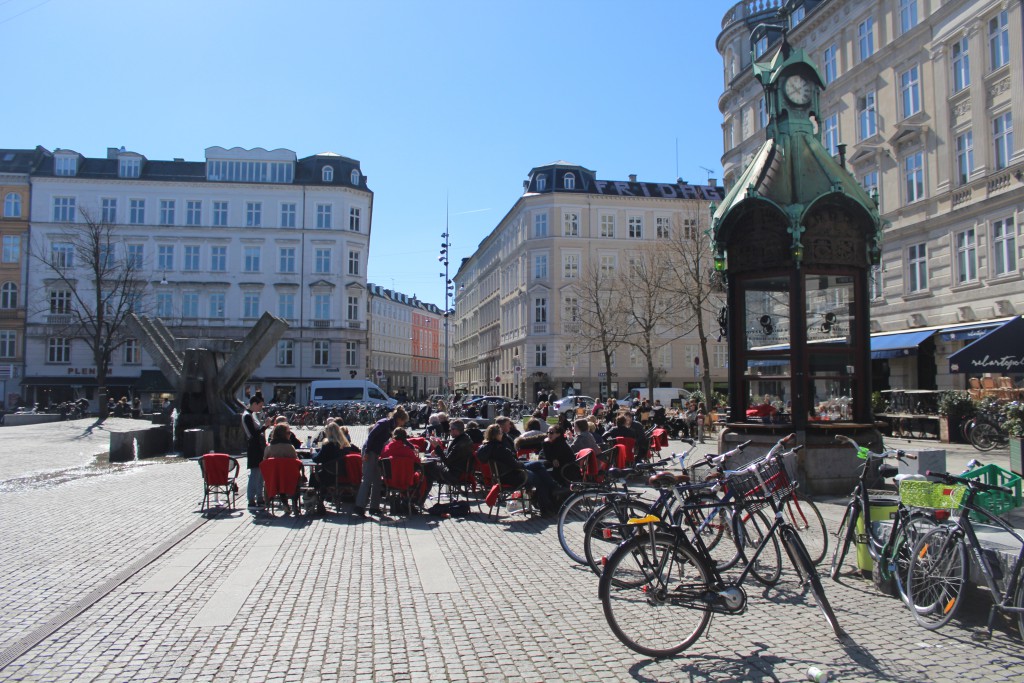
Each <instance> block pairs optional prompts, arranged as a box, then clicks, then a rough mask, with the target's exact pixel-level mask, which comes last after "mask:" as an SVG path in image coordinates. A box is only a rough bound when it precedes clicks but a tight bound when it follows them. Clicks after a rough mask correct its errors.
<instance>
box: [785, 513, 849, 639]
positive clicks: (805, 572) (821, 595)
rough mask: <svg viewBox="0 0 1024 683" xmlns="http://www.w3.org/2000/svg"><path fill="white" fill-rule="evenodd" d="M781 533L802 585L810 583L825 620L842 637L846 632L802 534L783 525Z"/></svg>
mask: <svg viewBox="0 0 1024 683" xmlns="http://www.w3.org/2000/svg"><path fill="white" fill-rule="evenodd" d="M779 535H781V536H782V542H783V544H784V545H785V546H786V553H787V554H788V555H789V560H790V562H792V563H793V567H794V568H795V569H796V573H797V575H798V576H800V582H801V585H810V587H811V592H812V593H814V601H815V602H816V603H817V604H818V609H820V610H821V613H822V614H823V615H824V616H825V621H827V622H828V624H829V626H831V627H832V631H833V632H834V633H835V634H836V635H837V636H840V637H842V636H843V635H845V633H844V632H843V629H842V627H841V626H839V620H838V619H836V614H835V612H833V611H832V605H831V603H829V601H828V598H826V597H825V588H824V586H822V585H821V578H820V577H819V576H818V570H817V569H815V568H814V563H813V562H812V561H811V558H810V555H808V553H807V547H806V546H804V543H803V541H801V540H800V534H799V533H797V531H796V529H794V528H792V527H790V526H787V525H783V526H781V527H779Z"/></svg>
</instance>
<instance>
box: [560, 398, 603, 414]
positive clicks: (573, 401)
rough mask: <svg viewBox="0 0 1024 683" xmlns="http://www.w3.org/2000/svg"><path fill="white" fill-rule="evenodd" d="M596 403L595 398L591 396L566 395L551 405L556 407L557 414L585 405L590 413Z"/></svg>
mask: <svg viewBox="0 0 1024 683" xmlns="http://www.w3.org/2000/svg"><path fill="white" fill-rule="evenodd" d="M594 403H595V401H594V399H593V398H591V397H590V396H565V397H563V398H560V399H558V400H557V401H555V402H554V403H552V404H551V407H552V408H554V413H555V414H556V415H561V414H562V413H566V412H569V411H570V410H575V409H576V408H579V407H583V408H584V409H585V410H586V411H587V413H588V414H589V413H590V411H591V410H592V409H593V408H594Z"/></svg>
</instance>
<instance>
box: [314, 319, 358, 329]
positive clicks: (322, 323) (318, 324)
mask: <svg viewBox="0 0 1024 683" xmlns="http://www.w3.org/2000/svg"><path fill="white" fill-rule="evenodd" d="M357 324H358V323H357ZM330 326H331V321H330V320H314V321H313V327H314V328H316V329H324V328H327V327H330ZM349 326H350V327H351V325H349Z"/></svg>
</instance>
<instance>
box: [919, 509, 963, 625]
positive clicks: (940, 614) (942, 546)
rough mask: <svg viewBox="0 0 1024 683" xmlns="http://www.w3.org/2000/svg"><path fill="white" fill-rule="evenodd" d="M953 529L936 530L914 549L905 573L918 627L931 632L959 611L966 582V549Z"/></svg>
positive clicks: (928, 534) (946, 622)
mask: <svg viewBox="0 0 1024 683" xmlns="http://www.w3.org/2000/svg"><path fill="white" fill-rule="evenodd" d="M957 531H958V529H957V528H955V527H938V528H937V529H932V530H931V531H929V532H928V533H927V534H925V535H924V536H923V537H922V538H921V539H920V540H919V541H918V542H917V545H915V546H914V551H913V554H912V555H911V557H910V567H909V569H908V571H907V596H908V597H909V598H910V611H911V612H913V613H914V618H915V619H917V623H919V624H921V626H924V627H925V628H926V629H928V630H931V631H934V630H935V629H938V628H941V627H943V626H945V625H946V624H948V623H949V620H950V619H952V618H953V617H954V616H955V615H956V612H957V609H958V608H959V607H960V594H961V593H962V592H963V590H964V585H965V583H966V581H967V572H968V571H969V566H968V564H967V549H966V548H965V547H964V542H963V540H962V539H961V538H960V535H959V534H958V533H957Z"/></svg>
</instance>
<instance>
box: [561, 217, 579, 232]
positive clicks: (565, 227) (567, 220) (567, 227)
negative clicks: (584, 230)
mask: <svg viewBox="0 0 1024 683" xmlns="http://www.w3.org/2000/svg"><path fill="white" fill-rule="evenodd" d="M579 236H580V215H579V214H578V213H577V212H575V211H566V212H564V213H563V214H562V237H579Z"/></svg>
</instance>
